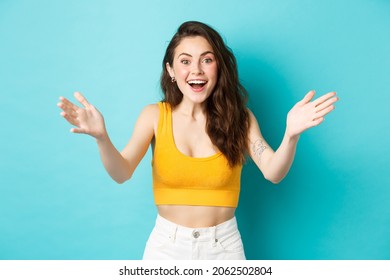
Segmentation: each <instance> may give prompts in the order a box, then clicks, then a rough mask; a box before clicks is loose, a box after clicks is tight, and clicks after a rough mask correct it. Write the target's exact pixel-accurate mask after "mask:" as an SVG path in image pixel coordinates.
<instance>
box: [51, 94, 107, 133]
mask: <svg viewBox="0 0 390 280" xmlns="http://www.w3.org/2000/svg"><path fill="white" fill-rule="evenodd" d="M74 96H75V97H76V99H77V101H79V102H80V103H81V104H82V105H83V106H84V108H81V107H78V106H76V105H75V104H73V103H72V102H70V101H69V100H68V99H66V98H64V97H60V100H61V101H60V102H59V103H58V104H57V105H58V107H60V108H61V109H62V112H61V116H63V117H64V118H65V119H66V120H67V121H68V122H69V123H70V124H72V125H74V126H76V127H74V128H72V129H71V130H70V131H71V132H73V133H82V134H88V135H91V136H92V137H94V138H96V139H97V140H101V139H103V138H104V137H106V136H107V131H106V127H105V124H104V118H103V116H102V114H101V113H100V112H99V111H98V110H97V109H96V108H95V107H94V106H93V105H91V104H90V103H89V102H88V101H87V100H86V99H85V97H84V96H83V95H82V94H81V93H79V92H75V94H74Z"/></svg>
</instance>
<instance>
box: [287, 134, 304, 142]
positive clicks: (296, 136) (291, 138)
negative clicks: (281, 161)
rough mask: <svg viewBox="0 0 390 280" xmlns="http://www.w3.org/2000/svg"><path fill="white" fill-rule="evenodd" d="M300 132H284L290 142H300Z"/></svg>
mask: <svg viewBox="0 0 390 280" xmlns="http://www.w3.org/2000/svg"><path fill="white" fill-rule="evenodd" d="M300 136H301V135H300V134H290V133H288V131H286V133H285V134H284V138H285V140H286V141H288V142H298V140H299V137H300Z"/></svg>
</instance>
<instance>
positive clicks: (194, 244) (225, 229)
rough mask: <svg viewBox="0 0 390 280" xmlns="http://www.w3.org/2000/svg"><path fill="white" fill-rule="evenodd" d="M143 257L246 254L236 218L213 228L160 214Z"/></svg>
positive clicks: (240, 257)
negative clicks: (189, 224) (182, 223)
mask: <svg viewBox="0 0 390 280" xmlns="http://www.w3.org/2000/svg"><path fill="white" fill-rule="evenodd" d="M143 259H144V260H245V253H244V247H243V244H242V240H241V235H240V233H239V231H238V228H237V221H236V218H235V217H233V218H232V219H230V220H228V221H226V222H224V223H222V224H219V225H216V226H213V227H208V228H189V227H183V226H180V225H177V224H175V223H173V222H171V221H168V220H167V219H164V218H163V217H161V216H160V215H158V216H157V219H156V224H155V227H154V228H153V231H152V233H151V234H150V237H149V239H148V242H147V243H146V247H145V251H144V256H143Z"/></svg>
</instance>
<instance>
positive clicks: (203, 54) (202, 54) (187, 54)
mask: <svg viewBox="0 0 390 280" xmlns="http://www.w3.org/2000/svg"><path fill="white" fill-rule="evenodd" d="M210 53H211V54H212V55H214V53H213V52H212V51H205V52H203V53H201V55H200V56H205V55H206V54H210ZM182 55H186V56H190V57H192V55H190V54H189V53H181V54H179V55H178V56H177V57H180V56H182Z"/></svg>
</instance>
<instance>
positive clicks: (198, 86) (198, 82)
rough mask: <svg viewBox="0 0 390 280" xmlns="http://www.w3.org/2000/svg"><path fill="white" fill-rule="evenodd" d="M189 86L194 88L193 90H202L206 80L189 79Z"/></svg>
mask: <svg viewBox="0 0 390 280" xmlns="http://www.w3.org/2000/svg"><path fill="white" fill-rule="evenodd" d="M187 83H188V84H189V85H190V86H191V88H192V89H193V90H194V91H197V92H198V91H202V90H203V88H204V86H205V85H206V84H207V81H206V80H199V79H198V80H189V81H188V82H187Z"/></svg>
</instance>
